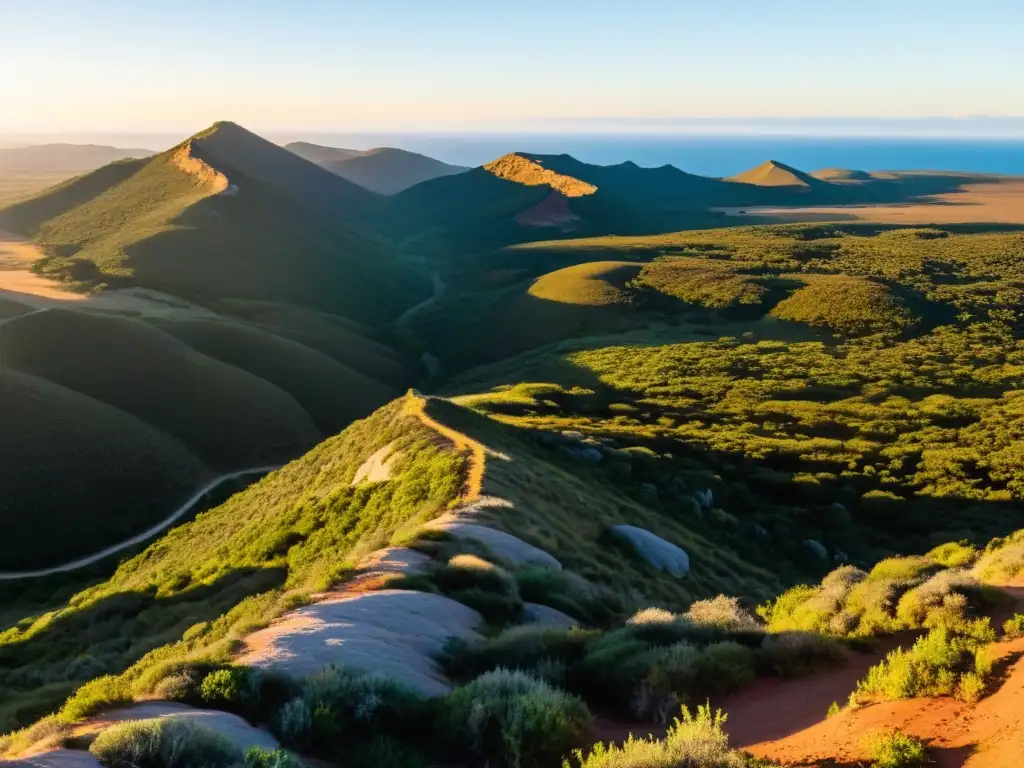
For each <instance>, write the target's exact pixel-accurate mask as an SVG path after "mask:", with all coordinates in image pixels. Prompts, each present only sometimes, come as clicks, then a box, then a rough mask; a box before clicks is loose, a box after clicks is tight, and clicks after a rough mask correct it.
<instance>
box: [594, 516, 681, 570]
mask: <svg viewBox="0 0 1024 768" xmlns="http://www.w3.org/2000/svg"><path fill="white" fill-rule="evenodd" d="M611 532H612V534H613V535H615V536H618V537H619V538H621V539H624V540H625V541H628V542H629V543H630V544H631V545H632V546H633V548H634V549H635V550H636V552H637V554H638V555H640V557H642V558H643V559H644V560H646V561H647V562H648V563H649V564H650V565H651V566H653V567H654V568H657V569H658V570H659V571H666V572H667V573H670V574H672V575H673V576H675V577H676V578H681V577H683V576H686V575H687V574H688V573H689V572H690V556H689V555H687V554H686V552H685V551H683V549H681V548H680V547H677V546H676V545H675V544H673V543H671V542H669V541H665V539H663V538H661V537H660V536H656V535H655V534H653V533H651V532H650V531H648V530H645V529H643V528H637V527H636V526H635V525H615V526H612V528H611Z"/></svg>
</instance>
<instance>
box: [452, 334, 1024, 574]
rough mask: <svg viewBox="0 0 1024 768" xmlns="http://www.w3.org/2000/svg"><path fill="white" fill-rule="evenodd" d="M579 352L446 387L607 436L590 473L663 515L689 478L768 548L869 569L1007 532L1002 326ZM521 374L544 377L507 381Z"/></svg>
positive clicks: (1010, 482)
mask: <svg viewBox="0 0 1024 768" xmlns="http://www.w3.org/2000/svg"><path fill="white" fill-rule="evenodd" d="M582 346H583V348H582V349H580V350H579V351H566V352H561V351H559V350H549V351H544V352H539V353H534V354H530V355H525V356H522V357H520V358H516V359H514V360H512V361H509V362H506V363H502V364H499V365H497V366H494V367H491V368H485V369H480V370H478V371H475V372H473V373H471V374H467V375H465V376H464V377H461V378H459V379H458V380H456V381H455V382H453V383H452V384H451V385H450V386H451V389H452V390H454V391H463V392H465V391H470V392H480V391H481V390H486V389H487V388H488V387H496V389H495V391H494V392H492V393H490V394H486V395H478V396H473V397H471V398H468V399H466V400H465V401H464V402H466V404H468V405H471V406H472V407H473V408H476V409H478V410H482V411H485V412H488V413H490V414H492V415H494V416H495V417H496V418H498V419H500V420H502V421H504V422H507V423H509V424H514V425H516V426H518V427H522V428H525V429H531V430H541V431H544V432H551V431H556V432H557V431H560V430H561V431H566V430H568V431H571V432H575V433H579V434H580V435H581V436H583V437H585V438H587V439H590V440H594V441H598V442H599V441H600V440H613V441H615V442H616V444H617V445H618V446H619V449H620V452H618V453H614V452H609V451H605V452H604V460H602V461H601V462H600V465H599V466H600V467H602V468H603V469H604V470H605V471H606V472H607V473H608V474H609V476H611V477H613V478H616V479H617V481H618V482H619V483H620V484H624V485H625V486H626V487H629V488H634V489H637V490H638V491H639V490H640V487H639V486H638V485H637V483H638V482H647V483H652V484H654V485H655V486H656V488H657V491H658V494H659V498H660V497H661V496H662V495H664V496H665V499H664V501H665V503H666V504H667V505H668V506H669V507H674V506H676V505H678V504H680V503H682V502H683V499H681V498H680V499H678V500H677V499H675V498H673V497H672V496H671V495H670V494H669V493H668V491H670V490H671V488H672V487H673V485H674V483H675V480H676V479H677V478H681V479H682V480H683V482H684V483H685V482H686V475H685V474H683V473H686V472H690V473H693V472H700V471H703V472H704V473H706V477H708V478H709V480H710V481H711V482H710V483H709V487H710V488H711V489H712V490H713V491H714V499H715V505H716V507H717V508H719V509H721V510H723V511H724V512H725V513H727V514H728V515H729V518H728V519H732V520H735V521H736V523H735V524H736V525H742V526H747V527H748V528H749V527H750V526H754V525H756V526H759V530H760V529H763V530H764V531H765V532H766V533H767V534H768V536H769V537H770V538H771V540H772V541H773V542H776V543H777V544H781V545H782V546H785V543H784V542H786V541H789V542H791V543H794V544H796V545H797V547H799V546H800V545H801V543H802V542H803V541H805V540H807V539H813V540H815V541H819V542H821V543H823V544H824V545H825V547H826V548H828V549H829V550H831V551H832V552H833V553H834V552H835V551H836V550H841V551H843V552H845V553H847V554H848V555H851V556H852V555H858V556H859V555H867V556H868V560H869V561H870V560H872V559H878V556H881V555H882V553H883V552H885V551H886V550H887V551H889V552H893V551H896V552H901V551H902V552H906V551H915V550H916V551H921V548H922V543H923V544H924V545H925V547H927V546H928V544H929V542H930V543H931V544H932V545H934V544H937V543H939V542H941V541H948V540H956V539H959V538H963V537H964V536H969V537H972V538H973V539H974V540H976V541H981V540H984V539H986V538H988V537H991V536H994V535H998V534H1000V533H1005V532H1006V531H1008V530H1012V529H1013V528H1015V527H1017V525H1018V524H1019V518H1017V517H1016V516H1015V515H1014V510H1019V509H1020V507H1019V504H1020V502H1021V500H1022V499H1024V487H1022V486H1021V484H1020V478H1021V476H1022V469H1024V465H1022V463H1021V456H1020V452H1019V450H1018V445H1019V438H1018V436H1019V434H1020V430H1021V413H1020V410H1021V409H1020V407H1019V400H1020V398H1019V397H1018V394H1019V390H1020V388H1021V384H1022V383H1024V380H1022V373H1021V371H1022V364H1024V343H1022V342H1021V341H1019V340H1018V339H1017V338H1016V336H1015V331H1014V329H1013V328H1012V327H1011V326H1009V325H1007V324H1005V323H1001V322H988V323H979V324H974V325H971V326H969V327H968V328H966V329H958V328H953V327H941V328H938V329H935V330H934V331H932V332H930V333H927V334H924V335H921V336H918V337H917V338H914V339H908V340H905V341H900V342H892V343H888V342H886V341H884V340H883V339H881V338H879V337H869V338H867V339H863V340H854V341H849V342H846V343H843V344H839V345H828V344H823V343H807V342H804V343H786V342H781V341H761V342H752V341H749V340H744V339H722V340H720V341H716V342H695V343H694V342H691V343H681V344H671V345H665V346H654V347H644V346H636V345H628V346H626V345H623V346H606V347H602V348H587V346H588V345H585V344H584V345H582ZM589 346H591V347H594V346H595V345H589ZM524 379H525V380H527V381H534V382H553V383H551V384H546V385H543V386H540V385H536V386H534V387H533V388H532V389H530V388H527V387H525V385H517V386H515V387H513V388H512V389H508V384H510V383H513V382H515V381H522V380H524ZM496 385H497V386H496ZM627 447H630V450H631V451H632V452H631V453H628V454H627V453H623V452H622V450H621V449H623V448H627ZM641 448H642V449H643V452H639V449H641ZM626 465H628V467H627V466H626ZM716 478H717V479H716ZM683 495H685V494H683ZM690 495H692V492H691V494H690ZM728 529H729V526H728V525H726V526H723V525H718V526H717V530H719V531H720V532H724V531H727V530H728ZM719 535H721V533H720V534H719ZM749 535H750V533H748V534H747V536H749ZM794 540H795V541H794ZM872 552H874V553H875V554H872Z"/></svg>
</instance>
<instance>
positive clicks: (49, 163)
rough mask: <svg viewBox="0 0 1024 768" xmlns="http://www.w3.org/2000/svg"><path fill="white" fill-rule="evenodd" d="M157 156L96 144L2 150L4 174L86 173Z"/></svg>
mask: <svg viewBox="0 0 1024 768" xmlns="http://www.w3.org/2000/svg"><path fill="white" fill-rule="evenodd" d="M154 154H156V153H155V152H153V151H151V150H148V149H119V148H117V147H106V146H100V145H96V144H36V145H33V146H28V147H13V148H10V149H0V174H2V173H54V172H67V173H68V174H72V173H83V172H85V171H91V170H93V169H95V168H99V167H101V166H104V165H107V164H109V163H114V162H117V161H119V160H127V159H129V158H144V157H150V156H151V155H154Z"/></svg>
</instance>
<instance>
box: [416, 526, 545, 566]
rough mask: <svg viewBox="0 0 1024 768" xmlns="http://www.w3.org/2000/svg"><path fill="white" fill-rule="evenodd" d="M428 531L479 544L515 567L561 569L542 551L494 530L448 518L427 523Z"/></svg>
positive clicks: (514, 537)
mask: <svg viewBox="0 0 1024 768" xmlns="http://www.w3.org/2000/svg"><path fill="white" fill-rule="evenodd" d="M427 528H431V529H433V530H438V531H444V532H446V533H448V534H450V535H452V536H454V537H455V538H457V539H472V540H473V541H478V542H480V543H482V544H484V545H485V546H486V547H487V548H488V549H489V550H490V551H491V552H493V553H494V554H495V555H497V556H498V557H500V558H501V559H502V560H505V561H507V562H509V563H511V564H512V565H515V566H520V565H541V566H544V567H545V568H551V569H553V570H556V571H560V570H562V564H561V563H560V562H558V560H557V559H555V558H554V557H553V556H552V555H550V554H549V553H547V552H545V551H544V550H543V549H538V548H537V547H535V546H533V545H532V544H527V543H526V542H525V541H523V540H522V539H520V538H518V537H516V536H512V535H511V534H508V533H505V532H504V531H499V530H497V529H495V528H487V527H486V526H483V525H477V524H476V523H468V522H464V521H462V520H459V519H458V518H456V517H452V516H447V515H446V516H444V517H439V518H438V519H437V520H434V521H433V522H431V523H428V524H427Z"/></svg>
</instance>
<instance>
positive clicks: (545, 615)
mask: <svg viewBox="0 0 1024 768" xmlns="http://www.w3.org/2000/svg"><path fill="white" fill-rule="evenodd" d="M523 621H524V622H526V623H527V624H543V625H544V626H545V627H557V628H559V629H569V628H570V627H578V626H579V625H580V623H579V622H578V621H576V619H574V618H573V617H572V616H570V615H569V614H567V613H562V612H561V611H559V610H558V609H557V608H552V607H551V606H548V605H540V604H539V603H523Z"/></svg>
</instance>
